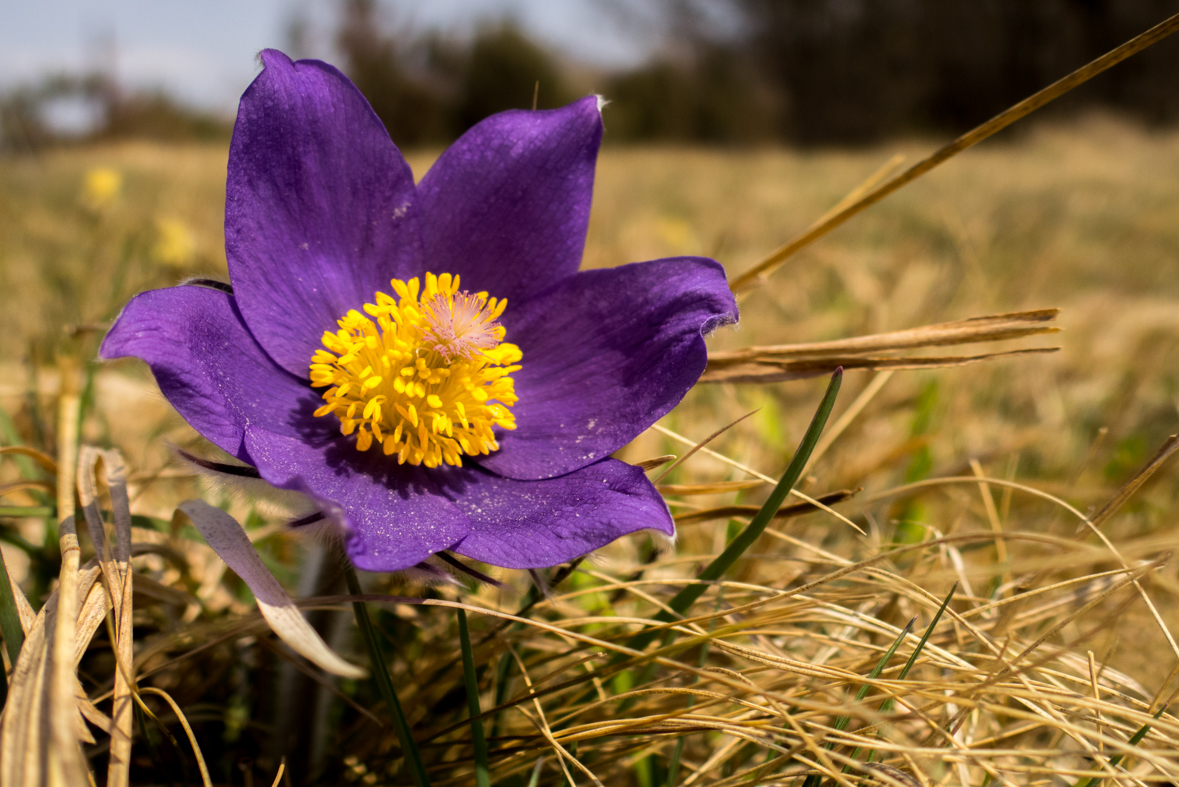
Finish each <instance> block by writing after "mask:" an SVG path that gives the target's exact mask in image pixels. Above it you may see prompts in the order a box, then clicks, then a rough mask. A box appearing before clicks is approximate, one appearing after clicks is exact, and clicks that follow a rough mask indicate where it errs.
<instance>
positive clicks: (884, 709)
mask: <svg viewBox="0 0 1179 787" xmlns="http://www.w3.org/2000/svg"><path fill="white" fill-rule="evenodd" d="M957 590H958V583H957V582H955V583H954V586H953V587H951V588H950V592H949V593H947V594H946V598H945V600H943V601H942V605H941V606H940V607H938V608H937V614H935V615H934V616H933V620H931V621H930V622H929V625H928V626H926V627H925V633H924V634H922V635H921V641H920V642H918V643H917V647H916V648H914V649H913V654H912V655H911V656H909V660H908V661H906V662H905V666H904V667H903V668H902V669H901V674H900V675H898V676H897V680H904V679H905V678H906V677H908V675H909V670H911V669H913V665H914V664H916V663H917V657H918V656H920V655H921V651H922V650H923V649H924V648H925V643H926V642H928V641H929V635H930V634H932V633H933V630H934V629H935V628H937V624H938V621H939V620H941V619H942V613H943V612H945V611H946V607H948V606H950V599H952V598H954V593H955V591H957ZM894 705H896V701H895V700H894V699H893V698H892V697H889V698H888V699H886V700H885V701H884V702H882V703H880V713H882V714H884V713H888V712H889V711H891V710H892V708H893V706H894ZM875 755H876V751H875V750H872V751H870V752H868V757H867V759H865V760H864V762H872V758H873V757H874V756H875ZM859 756H860V749H858V748H857V749H856V750H855V751H853V752H852V759H853V760H854V759H857V758H858V757H859ZM843 772H844V773H847V772H848V768H847V767H845V768H844V769H843Z"/></svg>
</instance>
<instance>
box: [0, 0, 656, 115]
mask: <svg viewBox="0 0 1179 787" xmlns="http://www.w3.org/2000/svg"><path fill="white" fill-rule="evenodd" d="M616 1H617V0H616ZM339 2H341V0H0V90H2V89H6V88H11V87H12V86H14V85H16V84H21V83H27V82H30V81H35V80H37V79H38V78H39V77H41V76H43V75H45V74H47V73H53V72H59V73H60V72H73V73H77V72H81V71H88V70H93V69H94V68H96V67H99V66H107V65H109V64H111V63H113V68H114V71H115V73H116V75H117V76H118V79H119V81H120V82H121V83H122V84H123V85H125V86H127V87H133V88H162V89H164V90H166V91H167V92H169V93H171V94H172V95H174V96H176V97H177V98H179V99H181V100H182V101H184V102H186V103H189V104H192V105H194V106H198V107H201V108H204V109H210V110H216V111H219V112H225V113H232V111H233V110H234V108H235V107H236V105H237V99H238V97H239V96H240V95H241V93H242V91H243V90H244V89H245V87H246V86H247V85H248V84H249V82H250V80H251V79H253V77H254V75H255V73H257V70H258V65H257V60H256V55H257V53H258V51H259V50H261V49H265V48H267V47H277V48H283V47H284V46H285V45H286V43H287V41H288V34H287V31H288V29H289V27H290V25H291V22H292V20H294V19H296V18H298V17H303V18H305V19H307V20H308V21H310V22H311V29H312V45H313V47H314V48H315V49H316V54H320V55H321V56H329V57H330V48H329V47H330V35H331V30H332V28H333V27H334V24H335V20H336V15H337V9H338V3H339ZM608 4H609V0H385V3H384V5H385V7H386V10H387V12H388V14H389V16H390V19H391V21H393V22H395V23H396V24H397V25H399V26H400V25H408V26H409V27H410V28H411V29H413V30H419V31H420V30H425V29H428V28H436V29H443V30H453V31H455V32H459V33H463V32H469V31H470V30H471V29H473V27H474V26H475V25H476V24H478V22H479V21H480V20H487V19H498V18H501V17H504V16H510V17H512V18H513V19H515V20H517V21H518V22H519V23H520V24H521V25H522V26H523V27H524V29H525V30H527V31H528V32H529V33H531V34H532V35H534V36H535V37H537V38H538V39H539V40H541V41H542V42H544V43H546V44H548V45H549V46H551V47H553V48H555V49H556V50H558V51H560V52H562V53H563V54H565V55H566V56H567V57H569V58H571V59H574V60H578V61H581V62H585V63H589V64H592V65H601V66H626V65H633V64H635V63H637V62H640V61H641V60H642V59H643V57H644V56H645V54H646V44H645V43H644V42H643V41H642V40H641V36H640V35H637V34H636V33H635V31H634V29H633V28H631V29H629V30H628V26H627V25H626V24H622V23H620V22H619V19H618V18H617V16H616V15H613V14H611V13H610V12H609V11H607V10H606V9H607V6H608Z"/></svg>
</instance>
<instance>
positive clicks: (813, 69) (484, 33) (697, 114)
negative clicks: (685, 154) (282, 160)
mask: <svg viewBox="0 0 1179 787" xmlns="http://www.w3.org/2000/svg"><path fill="white" fill-rule="evenodd" d="M601 1H602V6H601V7H602V8H603V9H604V10H607V11H608V10H609V9H611V8H613V9H615V12H616V13H619V12H618V9H624V8H625V7H627V6H628V4H629V5H630V6H635V5H645V6H646V7H647V9H648V10H654V12H655V16H656V18H657V19H659V20H660V21H659V24H660V27H661V29H662V31H663V33H662V36H661V37H662V39H663V44H662V45H661V46H659V47H657V48H656V49H655V50H654V53H653V54H652V56H651V57H650V58H649V59H648V61H647V62H645V63H644V64H642V65H640V66H637V67H635V68H630V69H624V70H619V71H614V72H604V71H600V70H599V71H595V70H593V69H589V68H586V67H584V66H580V65H578V64H576V63H571V62H568V61H566V60H564V59H563V58H561V57H560V56H559V55H557V54H555V53H554V52H552V51H550V50H548V49H546V48H545V47H543V46H542V45H540V44H538V43H537V42H536V41H534V40H532V39H530V38H529V37H528V36H527V35H526V34H525V33H524V32H523V31H522V30H521V29H520V28H519V27H518V26H516V25H514V24H512V23H511V22H501V23H497V24H489V25H484V26H482V27H480V28H479V29H478V30H477V31H476V33H475V34H474V35H473V36H471V37H466V38H458V37H455V36H448V35H446V34H443V33H438V32H427V33H422V34H415V33H412V32H408V31H406V30H404V29H400V30H399V29H396V28H395V27H394V26H392V25H390V24H388V22H387V20H386V17H385V11H386V10H387V9H385V8H384V7H383V6H382V4H381V0H339V2H340V5H339V9H340V16H339V20H338V24H337V26H336V29H335V31H334V35H333V40H332V43H333V45H334V49H335V51H336V52H337V53H338V55H337V57H335V58H334V59H335V62H337V63H338V64H339V65H340V66H341V68H342V69H343V70H344V71H345V73H347V74H348V75H349V76H350V77H351V78H352V80H353V81H354V82H355V83H356V85H357V86H358V87H359V88H360V90H361V91H362V92H363V93H364V94H365V95H366V96H367V97H368V99H369V101H370V102H371V103H372V106H373V109H374V110H375V111H376V113H377V115H378V116H379V117H380V118H381V120H382V121H383V122H384V123H385V125H386V127H388V129H389V132H390V134H391V136H392V137H393V139H395V140H396V141H397V142H398V143H399V144H401V145H407V146H413V145H432V144H443V143H446V142H448V141H450V140H452V139H454V138H455V137H457V136H458V135H459V134H461V133H462V132H463V131H464V130H466V129H467V128H469V127H470V126H471V125H472V124H474V123H476V122H478V121H479V120H480V119H481V118H483V117H486V116H487V115H489V114H492V113H494V112H499V111H502V110H505V109H513V108H527V107H530V106H532V105H533V101H534V100H535V101H536V106H537V107H538V108H540V109H546V108H551V107H557V106H561V105H563V104H565V103H567V102H569V101H571V100H573V99H575V98H577V97H578V96H581V95H585V94H586V93H588V92H598V93H601V94H603V95H604V96H606V97H607V98H608V99H610V101H611V107H610V109H609V110H608V113H607V115H606V120H607V130H608V139H609V140H611V141H663V142H667V141H670V142H684V143H689V142H690V143H705V144H727V145H740V144H752V143H767V142H788V143H793V144H803V145H815V144H847V143H863V142H871V141H874V140H877V139H881V138H886V137H890V136H896V135H898V134H908V133H923V132H934V133H939V134H944V133H957V132H961V131H964V130H966V129H968V128H970V127H972V126H974V125H976V124H977V123H979V122H981V121H983V120H985V119H986V118H988V117H990V116H992V115H994V114H995V113H997V112H999V111H1001V110H1002V109H1004V108H1006V107H1008V106H1010V105H1011V104H1014V103H1015V102H1017V101H1019V100H1021V99H1023V98H1025V97H1026V96H1028V95H1029V94H1031V93H1033V92H1034V91H1036V90H1037V89H1039V88H1041V87H1043V86H1045V85H1047V84H1049V83H1050V82H1052V81H1054V80H1056V79H1058V78H1060V77H1061V76H1064V75H1065V74H1067V73H1069V72H1070V71H1072V70H1074V69H1075V68H1077V67H1079V66H1081V65H1083V64H1084V63H1086V62H1088V61H1090V60H1092V59H1093V58H1095V57H1098V56H1099V55H1101V54H1103V53H1105V52H1107V51H1109V50H1110V49H1112V48H1114V47H1116V46H1117V45H1118V44H1120V43H1122V42H1124V41H1126V40H1128V39H1129V38H1131V37H1133V36H1135V35H1137V34H1138V33H1141V32H1142V31H1144V30H1146V29H1148V28H1149V27H1151V26H1152V25H1154V24H1157V23H1158V22H1160V21H1162V20H1163V19H1164V18H1166V17H1167V16H1168V15H1169V14H1171V13H1175V12H1176V11H1177V10H1179V5H1177V3H1176V0H601ZM718 12H719V17H718ZM718 18H723V19H724V20H726V23H725V24H718V22H717V20H718ZM299 30H301V32H302V33H305V32H306V30H302V29H299ZM296 32H298V30H297V31H296ZM290 48H291V49H292V50H293V51H292V54H295V55H296V56H298V55H299V54H300V52H299V49H300V36H299V35H292V41H291V47H290ZM1177 76H1179V36H1176V37H1175V38H1174V39H1172V40H1167V41H1163V42H1162V43H1160V44H1158V45H1156V46H1154V47H1152V48H1150V49H1148V50H1147V51H1145V52H1144V53H1141V54H1139V55H1137V56H1135V57H1133V58H1131V59H1130V60H1128V61H1126V62H1124V63H1122V64H1120V65H1118V66H1116V67H1115V68H1113V69H1111V70H1110V71H1108V72H1106V73H1105V74H1103V75H1101V76H1099V77H1097V78H1096V79H1094V80H1092V81H1091V82H1090V83H1088V84H1086V85H1084V86H1083V87H1081V88H1080V89H1078V90H1077V91H1074V93H1073V94H1071V95H1070V96H1068V97H1067V98H1066V99H1064V100H1062V101H1060V102H1058V103H1057V104H1056V105H1054V106H1053V107H1052V108H1051V114H1054V115H1055V116H1056V117H1063V116H1067V115H1068V114H1070V113H1076V112H1078V111H1080V110H1083V109H1088V108H1094V107H1099V108H1104V109H1112V110H1115V111H1119V112H1122V113H1124V114H1126V115H1129V116H1131V117H1133V118H1136V119H1138V120H1140V121H1142V122H1145V123H1147V124H1152V125H1159V124H1168V123H1174V122H1175V121H1176V120H1177V119H1179V91H1176V90H1174V89H1173V84H1174V82H1175V79H1176V77H1177ZM538 85H539V87H538ZM61 95H82V96H86V97H89V98H90V99H92V100H97V101H98V102H99V104H100V105H101V107H102V109H103V111H102V118H103V120H102V123H101V124H100V125H99V127H98V128H97V130H95V131H94V132H93V134H92V136H97V137H106V138H111V137H127V136H152V137H163V138H178V137H190V138H191V137H202V136H215V135H218V134H226V133H228V128H229V125H228V122H227V121H221V120H218V119H217V118H213V117H210V116H208V115H204V114H201V113H199V112H193V111H192V110H189V109H186V108H184V107H182V106H179V105H178V104H176V103H175V102H173V101H171V100H169V99H168V98H167V97H166V96H163V95H159V94H152V95H132V96H122V95H120V94H119V93H118V91H117V90H114V89H113V85H111V84H110V83H109V80H107V81H106V82H104V81H103V79H102V78H101V77H90V78H86V79H76V80H72V81H71V80H68V79H64V78H56V80H47V81H46V83H45V84H43V85H41V86H38V87H37V88H36V89H33V88H25V89H23V90H18V91H15V92H13V93H11V94H9V95H8V96H7V97H6V98H5V99H4V100H3V102H2V103H0V135H2V139H3V140H6V141H7V142H8V146H9V147H12V146H13V140H18V141H23V142H24V143H25V144H27V145H37V144H43V143H45V142H47V141H51V140H52V131H51V130H50V129H49V128H48V127H47V126H46V124H45V123H43V122H41V121H40V120H39V119H38V112H37V110H38V107H39V106H40V103H39V102H41V103H43V102H44V101H46V100H48V99H52V98H53V97H55V96H61ZM18 138H19V139H18Z"/></svg>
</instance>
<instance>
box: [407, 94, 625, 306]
mask: <svg viewBox="0 0 1179 787" xmlns="http://www.w3.org/2000/svg"><path fill="white" fill-rule="evenodd" d="M597 102H598V99H597V97H596V96H588V97H587V98H584V99H582V100H580V101H577V102H575V103H573V104H570V105H569V106H567V107H564V108H562V109H554V110H549V111H543V112H525V111H512V112H502V113H500V114H498V115H493V116H491V117H489V118H487V119H486V120H484V121H483V122H481V123H479V124H478V125H477V126H475V127H474V128H472V129H471V130H470V131H468V132H467V133H466V134H464V135H463V136H462V138H461V139H459V140H458V141H457V142H455V143H454V144H453V145H451V146H450V148H449V149H448V150H447V151H446V152H445V153H443V154H442V156H441V158H439V159H438V161H437V162H436V163H435V164H434V166H433V167H431V168H430V171H429V172H427V173H426V176H425V177H424V178H422V182H421V184H420V185H419V186H418V198H419V200H420V203H419V204H420V205H421V210H422V244H423V249H424V257H423V259H424V260H425V261H426V262H425V264H426V266H427V267H428V268H429V269H430V270H431V271H433V272H434V273H442V272H449V273H457V274H460V275H461V276H462V277H463V281H464V283H465V287H466V288H467V289H469V290H470V291H472V292H476V291H479V290H486V291H487V292H488V293H490V294H491V295H492V296H494V297H496V298H507V299H508V301H509V302H515V303H519V302H522V299H524V298H526V297H528V296H530V295H532V294H533V293H536V292H539V291H540V290H542V289H544V288H545V287H547V286H549V285H550V284H552V283H554V282H556V281H558V280H560V279H562V278H565V277H566V276H572V275H573V274H574V273H576V272H577V268H578V266H579V265H580V264H581V253H582V250H583V248H584V246H585V233H586V227H587V226H588V225H589V214H590V200H591V198H592V196H593V187H594V163H595V161H596V160H597V155H598V145H599V144H600V142H601V139H602V117H601V113H600V112H599V111H598V103H597Z"/></svg>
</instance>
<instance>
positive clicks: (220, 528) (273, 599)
mask: <svg viewBox="0 0 1179 787" xmlns="http://www.w3.org/2000/svg"><path fill="white" fill-rule="evenodd" d="M178 508H179V510H180V511H181V512H183V513H184V515H185V516H187V517H188V518H189V519H190V520H191V521H192V523H193V525H195V526H196V528H197V530H199V531H200V532H201V535H202V536H204V537H205V540H206V541H207V542H208V543H209V546H210V547H212V548H213V551H214V552H216V553H217V554H218V555H220V556H221V559H222V560H224V561H225V562H226V563H227V564H228V565H229V567H230V568H232V569H233V570H234V571H235V572H236V573H237V575H238V576H239V577H241V578H242V581H243V582H245V583H246V585H248V586H249V588H250V590H251V591H253V593H254V598H256V599H257V601H258V609H259V611H261V613H262V616H263V617H264V618H266V622H267V623H269V624H270V627H271V628H272V629H273V630H274V633H275V634H277V635H278V636H279V638H280V639H281V640H282V641H283V642H285V643H286V644H287V645H288V646H290V648H291V650H293V651H295V652H296V653H298V654H299V655H301V656H303V657H305V658H306V659H308V660H309V661H311V662H312V663H314V664H316V665H317V666H319V667H320V668H322V669H324V670H327V671H328V672H330V673H332V674H333V675H340V676H342V677H346V678H363V677H364V676H365V675H366V674H367V673H366V672H365V671H364V670H363V669H361V668H360V667H357V666H354V665H352V664H349V663H348V662H346V661H344V659H342V658H340V657H339V656H338V655H336V653H335V652H334V651H333V650H332V649H331V648H329V647H328V646H327V643H325V642H324V641H323V639H322V638H321V637H320V636H319V634H317V633H316V631H315V629H313V628H311V624H309V623H308V622H307V620H306V618H304V617H303V615H302V614H301V613H300V612H299V608H298V607H297V606H295V604H294V602H292V601H291V597H290V596H288V595H287V593H286V591H285V590H283V589H282V585H280V584H278V580H277V579H275V578H274V575H273V574H271V573H270V570H269V569H268V568H266V565H265V564H264V563H263V562H262V558H261V557H259V556H258V552H257V551H256V550H255V549H254V545H253V544H251V543H250V539H249V537H247V536H246V532H245V531H244V530H242V527H241V525H239V524H238V523H237V520H236V519H234V518H233V517H231V516H230V515H229V514H227V513H225V512H224V511H222V510H221V509H219V508H214V507H213V506H211V505H209V504H208V503H206V502H205V501H203V500H188V501H186V502H184V503H181V504H180V506H179V507H178Z"/></svg>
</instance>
